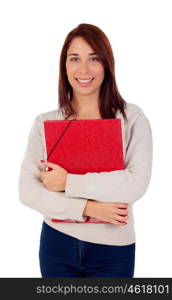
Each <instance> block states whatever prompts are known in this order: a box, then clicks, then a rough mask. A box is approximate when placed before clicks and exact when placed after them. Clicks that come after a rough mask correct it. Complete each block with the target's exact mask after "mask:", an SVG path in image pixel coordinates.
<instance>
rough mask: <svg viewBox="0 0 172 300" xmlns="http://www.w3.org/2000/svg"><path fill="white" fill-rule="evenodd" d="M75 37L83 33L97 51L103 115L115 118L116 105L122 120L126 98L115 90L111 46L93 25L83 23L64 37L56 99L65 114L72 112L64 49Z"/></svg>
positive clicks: (113, 61)
mask: <svg viewBox="0 0 172 300" xmlns="http://www.w3.org/2000/svg"><path fill="white" fill-rule="evenodd" d="M76 37H82V38H83V39H84V40H85V41H86V42H87V43H88V44H89V45H90V46H91V47H92V48H93V50H94V51H95V52H96V53H97V55H98V57H99V59H100V61H101V62H102V65H103V67H104V80H103V82H102V84H101V87H100V93H99V111H100V114H101V117H102V118H103V119H111V118H116V112H117V110H118V109H119V110H120V112H121V113H122V114H123V117H124V119H125V120H127V116H126V113H125V107H126V104H127V103H126V101H125V100H124V99H123V98H122V96H121V95H120V93H119V91H118V87H117V84H116V79H115V60H114V56H113V51H112V47H111V45H110V42H109V40H108V38H107V36H106V35H105V33H104V32H103V31H102V30H101V29H100V28H98V27H97V26H95V25H92V24H86V23H82V24H79V25H78V26H77V27H76V28H74V29H73V30H72V31H70V32H69V33H68V35H67V37H66V39H65V41H64V44H63V47H62V50H61V55H60V64H59V85H58V101H59V107H60V109H61V111H62V114H63V116H64V117H65V118H68V117H70V116H71V115H75V114H76V112H75V111H74V109H73V107H72V105H71V100H72V97H73V89H72V87H71V85H70V83H69V81H68V78H67V74H66V57H67V50H68V48H69V47H70V43H71V41H72V40H73V39H74V38H76Z"/></svg>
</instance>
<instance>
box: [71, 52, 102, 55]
mask: <svg viewBox="0 0 172 300" xmlns="http://www.w3.org/2000/svg"><path fill="white" fill-rule="evenodd" d="M70 55H74V56H79V54H78V53H70V54H68V56H70ZM89 55H97V53H96V52H92V53H89Z"/></svg>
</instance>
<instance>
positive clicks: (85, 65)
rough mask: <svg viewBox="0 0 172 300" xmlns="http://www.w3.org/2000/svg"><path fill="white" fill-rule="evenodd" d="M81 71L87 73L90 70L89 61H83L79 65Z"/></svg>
mask: <svg viewBox="0 0 172 300" xmlns="http://www.w3.org/2000/svg"><path fill="white" fill-rule="evenodd" d="M79 71H80V73H87V72H88V71H89V67H88V62H87V61H85V62H81V63H80V65H79Z"/></svg>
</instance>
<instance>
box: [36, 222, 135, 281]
mask: <svg viewBox="0 0 172 300" xmlns="http://www.w3.org/2000/svg"><path fill="white" fill-rule="evenodd" d="M71 226H72V225H71ZM39 262H40V270H41V274H42V277H43V278H49V277H88V278H91V277H133V274H134V262H135V243H133V244H130V245H125V246H113V245H103V244H96V243H90V242H86V241H81V240H78V239H76V238H74V237H72V236H69V235H67V234H64V233H62V232H60V231H58V230H56V229H54V228H52V227H51V226H49V225H47V224H46V223H45V222H43V224H42V231H41V236H40V248H39Z"/></svg>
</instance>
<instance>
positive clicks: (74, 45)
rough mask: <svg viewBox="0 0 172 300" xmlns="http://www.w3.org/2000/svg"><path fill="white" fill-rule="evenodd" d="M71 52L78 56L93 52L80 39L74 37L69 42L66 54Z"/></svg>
mask: <svg viewBox="0 0 172 300" xmlns="http://www.w3.org/2000/svg"><path fill="white" fill-rule="evenodd" d="M73 51H75V53H78V54H80V53H91V52H95V51H94V50H93V48H92V47H91V46H90V45H89V44H88V43H87V42H86V41H85V40H84V39H83V38H82V37H76V38H74V39H73V40H72V41H71V43H70V46H69V48H68V50H67V53H69V52H73Z"/></svg>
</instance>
